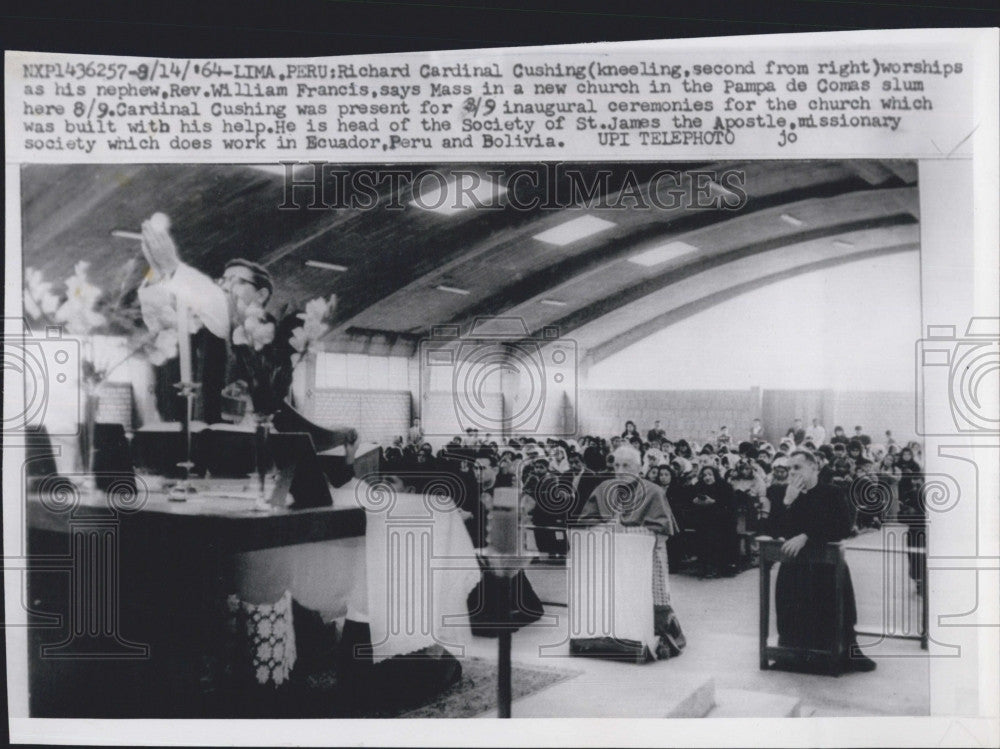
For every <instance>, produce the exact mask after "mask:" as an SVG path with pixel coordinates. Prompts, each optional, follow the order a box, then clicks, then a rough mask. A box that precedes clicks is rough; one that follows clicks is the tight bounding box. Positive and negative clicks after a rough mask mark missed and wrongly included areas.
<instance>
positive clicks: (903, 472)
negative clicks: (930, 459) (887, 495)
mask: <svg viewBox="0 0 1000 749" xmlns="http://www.w3.org/2000/svg"><path fill="white" fill-rule="evenodd" d="M896 467H897V468H898V469H899V496H900V499H902V498H903V497H908V496H910V495H912V494H913V493H914V491H915V490H916V488H917V487H919V485H920V484H921V483H922V478H923V473H924V470H923V468H921V467H920V464H919V463H918V462H917V461H916V459H915V458H914V456H913V449H912V448H911V447H910V446H909V445H907V446H906V447H904V448H902V449H901V450H900V451H899V458H898V459H897V460H896Z"/></svg>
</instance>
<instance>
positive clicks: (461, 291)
mask: <svg viewBox="0 0 1000 749" xmlns="http://www.w3.org/2000/svg"><path fill="white" fill-rule="evenodd" d="M434 288H435V289H437V290H438V291H446V292H448V293H449V294H460V295H461V296H468V295H469V294H471V293H472V292H471V291H468V290H466V289H457V288H455V287H454V286H444V285H441V286H435V287H434Z"/></svg>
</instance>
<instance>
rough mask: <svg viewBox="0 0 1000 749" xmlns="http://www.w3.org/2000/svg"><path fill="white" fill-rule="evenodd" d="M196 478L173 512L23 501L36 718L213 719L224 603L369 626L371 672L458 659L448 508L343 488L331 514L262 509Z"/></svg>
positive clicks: (465, 578) (162, 493)
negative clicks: (414, 659) (284, 600)
mask: <svg viewBox="0 0 1000 749" xmlns="http://www.w3.org/2000/svg"><path fill="white" fill-rule="evenodd" d="M139 480H141V477H140V479H139ZM193 483H194V486H195V489H196V491H195V492H194V493H192V494H191V495H190V496H189V497H188V498H187V499H186V501H182V502H177V501H171V499H170V493H169V491H168V489H167V488H166V487H145V488H144V487H142V486H140V491H139V492H138V493H137V495H136V496H135V497H133V498H131V499H130V500H129V501H127V502H125V501H122V500H121V498H120V497H119V498H118V499H117V500H116V498H115V495H114V494H113V493H110V494H106V493H105V492H104V491H94V490H89V491H88V490H86V489H81V490H79V491H77V492H76V493H75V494H72V496H69V495H67V496H66V497H64V499H65V501H64V502H63V504H60V505H55V504H53V501H52V496H51V495H47V494H46V493H45V492H44V491H42V492H37V491H36V492H32V493H30V494H29V495H28V501H27V531H28V547H29V552H30V556H31V557H32V559H33V560H38V562H37V563H35V564H33V567H32V569H31V570H29V572H28V575H27V580H28V585H27V592H28V596H27V600H28V601H29V602H30V603H31V607H30V611H31V612H32V613H31V619H30V620H31V621H32V622H33V624H34V625H36V626H35V627H33V629H32V637H31V640H30V642H31V649H30V652H29V674H30V693H31V711H32V714H33V715H37V716H47V717H217V716H218V713H217V712H216V710H217V709H218V707H217V706H218V705H219V704H220V700H222V701H224V699H225V698H226V696H225V695H224V694H222V688H221V687H220V684H221V683H222V682H221V681H220V679H219V674H221V673H223V672H226V671H227V669H231V667H232V665H233V664H231V663H227V662H226V659H227V658H229V657H231V656H229V655H227V653H228V652H229V651H227V648H226V637H227V633H226V631H225V621H226V612H225V605H226V601H227V598H228V597H232V596H233V595H234V594H235V595H237V596H238V597H239V599H240V600H244V601H251V602H254V603H256V602H260V603H265V602H270V601H274V600H276V599H277V598H279V597H280V596H281V595H282V594H283V593H284V592H287V593H288V594H290V596H291V597H292V598H294V600H295V601H296V602H297V603H298V604H301V605H302V606H305V607H308V608H309V609H312V610H313V611H317V612H319V613H320V614H321V616H322V617H323V619H324V621H330V620H332V619H334V618H337V617H343V616H350V617H351V618H352V619H354V620H361V621H366V622H367V623H368V624H369V626H370V629H371V640H372V646H373V647H372V650H373V655H374V660H375V662H378V661H379V660H383V659H386V658H391V657H392V656H395V655H405V654H407V653H411V652H414V651H417V650H420V649H422V648H426V647H428V646H430V645H439V646H443V647H445V648H447V649H448V650H450V651H451V652H452V653H454V654H455V655H457V656H460V655H462V653H463V643H464V642H467V641H468V638H469V637H470V636H471V634H470V633H469V628H468V617H467V614H468V611H467V608H466V596H467V595H468V592H469V591H470V590H471V589H472V588H473V587H474V586H475V584H476V583H477V582H478V579H479V567H478V563H477V561H476V558H475V553H474V550H473V548H472V544H471V541H470V540H469V536H468V533H467V532H466V530H465V527H464V524H463V523H462V522H461V519H460V516H459V513H458V512H457V511H455V508H454V506H453V504H452V503H451V502H450V500H447V499H446V498H436V499H434V500H433V501H430V500H428V499H427V498H425V497H423V496H421V495H413V494H404V493H399V494H391V493H386V492H387V491H388V489H387V487H384V486H375V487H373V486H372V485H370V484H367V483H365V482H362V481H358V480H352V481H351V482H349V483H348V484H346V485H345V486H343V487H341V488H340V489H335V490H333V505H332V506H330V507H318V508H308V509H301V510H293V509H289V508H283V507H274V508H270V510H269V511H267V512H260V511H255V510H254V505H255V504H256V503H257V491H258V490H257V487H256V485H255V479H254V480H218V479H216V480H212V479H202V480H198V479H194V480H193ZM300 657H301V654H300Z"/></svg>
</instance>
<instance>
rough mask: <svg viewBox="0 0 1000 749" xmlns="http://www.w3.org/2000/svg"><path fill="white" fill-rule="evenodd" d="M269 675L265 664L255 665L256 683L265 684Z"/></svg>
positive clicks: (269, 672)
mask: <svg viewBox="0 0 1000 749" xmlns="http://www.w3.org/2000/svg"><path fill="white" fill-rule="evenodd" d="M270 675H271V671H270V669H268V667H267V666H266V665H263V664H262V665H260V666H257V683H258V684H267V681H268V677H269V676H270Z"/></svg>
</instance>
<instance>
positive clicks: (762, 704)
mask: <svg viewBox="0 0 1000 749" xmlns="http://www.w3.org/2000/svg"><path fill="white" fill-rule="evenodd" d="M814 712H815V709H814V708H809V707H806V706H804V705H803V704H802V700H800V699H799V698H798V697H788V696H786V695H783V694H770V693H769V692H751V691H748V690H746V689H717V690H716V692H715V707H714V708H712V710H711V711H710V712H709V713H708V715H707V716H706V717H708V718H806V717H809V715H811V714H813V713H814Z"/></svg>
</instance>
